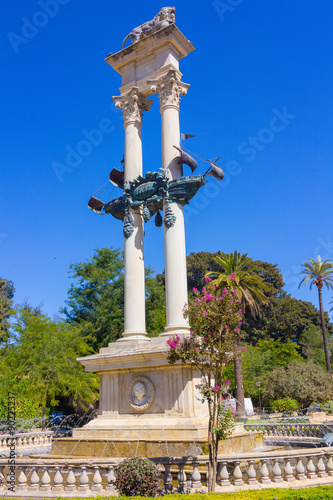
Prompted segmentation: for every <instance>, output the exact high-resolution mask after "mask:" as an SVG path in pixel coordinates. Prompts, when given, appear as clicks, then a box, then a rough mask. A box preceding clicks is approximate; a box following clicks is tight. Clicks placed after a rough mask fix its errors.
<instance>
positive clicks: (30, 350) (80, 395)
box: [0, 312, 98, 419]
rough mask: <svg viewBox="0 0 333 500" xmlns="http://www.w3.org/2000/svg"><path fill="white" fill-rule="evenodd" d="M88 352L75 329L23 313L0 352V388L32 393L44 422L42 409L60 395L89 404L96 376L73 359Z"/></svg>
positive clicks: (44, 317)
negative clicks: (1, 377)
mask: <svg viewBox="0 0 333 500" xmlns="http://www.w3.org/2000/svg"><path fill="white" fill-rule="evenodd" d="M91 351H92V349H91V348H90V347H89V346H88V345H87V343H86V341H85V340H84V339H83V338H82V336H81V334H80V330H79V329H78V328H75V327H73V326H72V325H69V324H68V323H65V322H63V321H60V320H56V321H52V320H51V319H49V318H48V317H46V316H42V315H41V316H38V317H36V316H33V315H31V314H29V313H26V312H24V313H23V314H22V318H20V317H19V319H18V322H17V323H16V324H15V325H14V330H13V332H12V334H11V336H10V337H9V338H8V340H7V342H6V343H5V344H3V347H2V350H1V357H0V371H1V373H2V374H3V375H4V380H3V387H4V389H5V390H9V391H11V392H14V393H16V392H17V393H18V395H19V394H20V392H22V390H23V388H24V391H25V393H26V394H28V395H32V394H35V395H36V397H38V401H39V402H40V404H41V405H42V407H43V415H44V419H45V415H46V408H47V407H48V406H51V405H55V404H56V403H57V397H58V396H60V395H62V396H71V397H72V398H73V399H74V400H75V401H78V400H80V399H83V400H85V401H87V402H89V403H90V402H91V401H93V400H94V399H95V398H96V396H97V390H98V383H97V377H96V375H92V374H90V373H86V372H85V371H84V369H83V367H82V365H81V364H80V363H79V362H77V361H76V358H77V357H79V356H86V355H88V354H90V353H91ZM16 389H17V390H16Z"/></svg>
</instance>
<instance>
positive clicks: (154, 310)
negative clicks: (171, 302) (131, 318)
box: [146, 275, 166, 337]
mask: <svg viewBox="0 0 333 500" xmlns="http://www.w3.org/2000/svg"><path fill="white" fill-rule="evenodd" d="M165 325H166V305H165V288H164V285H163V283H162V282H161V281H160V280H158V279H157V278H156V277H153V276H151V275H148V276H147V277H146V329H147V333H148V335H149V336H150V337H156V336H157V335H159V334H160V333H162V332H163V331H164V328H165Z"/></svg>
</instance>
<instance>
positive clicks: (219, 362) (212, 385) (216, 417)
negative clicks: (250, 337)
mask: <svg viewBox="0 0 333 500" xmlns="http://www.w3.org/2000/svg"><path fill="white" fill-rule="evenodd" d="M236 279H237V278H236V276H235V275H234V274H232V275H230V277H229V279H228V280H227V282H226V286H225V288H224V289H223V291H221V293H220V296H217V294H216V286H215V284H214V283H212V282H211V279H210V278H209V277H206V286H205V287H203V289H202V292H201V293H200V292H199V291H198V290H197V289H196V288H194V289H193V293H194V297H192V298H191V299H190V301H189V305H188V308H187V309H186V310H185V317H188V318H189V321H190V325H192V327H191V334H190V336H189V337H186V338H184V339H183V340H181V339H180V338H179V337H178V336H176V337H173V338H172V339H169V340H168V344H169V346H170V349H169V351H168V354H167V360H168V362H169V363H171V364H174V363H176V362H177V361H181V362H182V363H191V364H192V366H193V367H195V368H197V370H198V371H199V372H201V382H200V384H198V385H197V389H198V390H199V393H200V399H201V401H202V402H203V403H206V404H208V412H209V424H208V450H209V466H208V490H209V491H214V489H215V480H216V467H217V449H218V443H219V440H220V439H221V438H223V437H226V436H228V435H229V433H230V429H231V427H230V425H229V423H230V420H229V419H228V418H227V415H226V418H225V419H223V417H222V409H223V408H224V400H223V396H222V394H223V392H224V385H225V384H224V379H223V370H224V366H225V365H227V364H228V363H229V362H230V360H231V357H232V355H230V352H231V351H233V350H234V347H235V339H240V338H241V332H240V326H241V324H242V323H241V321H240V320H241V317H242V309H241V301H240V298H239V297H238V290H237V289H236V288H235V286H236ZM237 354H238V353H237ZM223 425H226V427H223Z"/></svg>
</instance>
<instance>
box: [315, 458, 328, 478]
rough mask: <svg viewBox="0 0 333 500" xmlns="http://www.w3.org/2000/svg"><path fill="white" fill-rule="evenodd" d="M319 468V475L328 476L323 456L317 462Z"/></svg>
mask: <svg viewBox="0 0 333 500" xmlns="http://www.w3.org/2000/svg"><path fill="white" fill-rule="evenodd" d="M317 469H318V477H327V476H328V474H327V472H326V466H325V463H324V460H323V457H322V456H321V457H319V460H318V462H317Z"/></svg>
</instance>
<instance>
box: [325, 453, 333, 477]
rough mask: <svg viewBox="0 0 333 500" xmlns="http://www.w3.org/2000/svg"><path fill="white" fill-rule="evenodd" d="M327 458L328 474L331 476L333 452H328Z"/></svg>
mask: <svg viewBox="0 0 333 500" xmlns="http://www.w3.org/2000/svg"><path fill="white" fill-rule="evenodd" d="M326 458H328V460H327V464H326V465H327V474H328V475H329V476H333V454H332V453H327V454H326Z"/></svg>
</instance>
